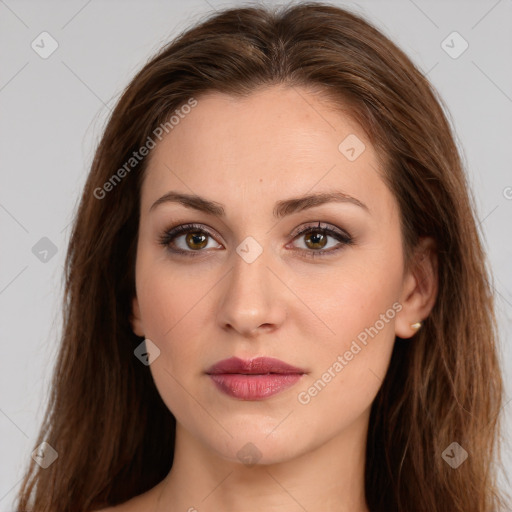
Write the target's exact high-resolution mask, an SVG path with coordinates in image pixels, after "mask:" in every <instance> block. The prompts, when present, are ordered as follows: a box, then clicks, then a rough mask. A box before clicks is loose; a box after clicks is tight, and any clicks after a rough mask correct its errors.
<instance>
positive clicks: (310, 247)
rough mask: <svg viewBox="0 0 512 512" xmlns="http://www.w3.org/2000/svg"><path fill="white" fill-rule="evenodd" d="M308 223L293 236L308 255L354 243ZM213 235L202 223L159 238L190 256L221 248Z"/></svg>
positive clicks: (330, 228)
mask: <svg viewBox="0 0 512 512" xmlns="http://www.w3.org/2000/svg"><path fill="white" fill-rule="evenodd" d="M321 224H322V223H321V222H319V223H318V225H316V226H315V225H313V226H308V227H306V228H305V229H302V230H296V231H295V232H293V233H292V234H291V235H290V236H292V237H293V239H294V240H295V239H299V238H300V237H303V239H304V242H303V247H299V248H297V247H296V246H295V247H294V249H293V250H295V251H300V252H301V253H302V254H303V255H304V256H306V257H319V256H329V255H331V254H333V253H335V252H337V251H339V250H340V249H342V248H343V247H344V246H346V245H352V244H353V243H354V240H353V238H352V237H351V236H350V235H349V234H348V233H347V232H345V231H343V230H341V229H339V228H337V227H335V226H330V225H327V224H326V225H323V226H322V225H321ZM330 238H331V239H334V240H337V241H338V243H337V244H334V248H333V247H332V246H331V247H329V239H330ZM208 239H213V235H212V234H211V233H210V232H209V231H208V230H206V229H204V228H203V227H202V226H201V225H200V224H181V225H179V226H176V227H174V228H172V229H169V230H167V231H165V232H164V233H163V234H162V235H161V236H160V238H159V243H160V244H161V245H163V246H164V247H165V248H166V249H167V250H169V251H170V252H171V253H174V254H183V255H186V256H192V257H194V256H199V255H200V254H201V253H202V252H204V251H203V249H208V248H210V249H212V248H217V249H219V248H221V247H222V245H220V244H218V245H217V247H209V244H208V242H209V240H208Z"/></svg>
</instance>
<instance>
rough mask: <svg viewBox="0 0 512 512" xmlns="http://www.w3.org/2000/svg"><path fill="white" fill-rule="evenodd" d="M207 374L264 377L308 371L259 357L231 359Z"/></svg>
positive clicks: (219, 364)
mask: <svg viewBox="0 0 512 512" xmlns="http://www.w3.org/2000/svg"><path fill="white" fill-rule="evenodd" d="M206 373H208V374H209V375H218V374H222V373H240V374H243V375H264V374H267V373H278V374H282V375H288V374H293V373H299V374H303V373H306V370H303V369H301V368H297V367H295V366H292V365H290V364H288V363H285V362H284V361H280V360H279V359H274V358H273V357H257V358H255V359H251V360H245V359H240V358H238V357H230V358H229V359H223V360H222V361H219V362H218V363H215V364H214V365H213V366H211V367H210V368H209V369H208V370H206Z"/></svg>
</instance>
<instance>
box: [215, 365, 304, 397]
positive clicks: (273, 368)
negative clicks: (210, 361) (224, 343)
mask: <svg viewBox="0 0 512 512" xmlns="http://www.w3.org/2000/svg"><path fill="white" fill-rule="evenodd" d="M206 373H207V374H208V375H209V376H210V378H211V379H212V381H213V382H214V383H215V385H216V386H217V388H218V389H219V390H220V391H222V392H224V393H225V394H227V395H229V396H231V397H234V398H238V399H240V400H263V399H265V398H268V397H270V396H273V395H275V394H277V393H280V392H281V391H284V390H285V389H288V388H289V387H291V386H293V385H294V384H295V383H296V382H298V381H299V380H300V379H301V377H302V376H303V375H304V374H305V373H306V370H303V369H301V368H297V367H295V366H292V365H290V364H288V363H285V362H284V361H280V360H279V359H274V358H269V357H257V358H255V359H251V360H244V359H239V358H238V357H231V358H229V359H224V360H222V361H219V362H218V363H215V364H214V365H213V366H211V367H210V368H209V369H208V370H207V371H206Z"/></svg>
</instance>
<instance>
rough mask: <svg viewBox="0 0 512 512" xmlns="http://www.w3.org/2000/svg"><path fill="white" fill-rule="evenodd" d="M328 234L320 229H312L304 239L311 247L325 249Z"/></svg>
mask: <svg viewBox="0 0 512 512" xmlns="http://www.w3.org/2000/svg"><path fill="white" fill-rule="evenodd" d="M327 236H328V235H325V234H323V233H320V232H318V231H310V232H309V233H306V235H305V237H304V240H305V241H306V245H307V247H308V248H309V249H323V248H324V247H325V245H326V244H327Z"/></svg>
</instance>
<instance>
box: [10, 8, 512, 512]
mask: <svg viewBox="0 0 512 512" xmlns="http://www.w3.org/2000/svg"><path fill="white" fill-rule="evenodd" d="M275 85H282V86H285V87H303V88H308V89H311V90H312V91H313V90H314V91H319V92H321V94H322V95H323V97H325V98H329V99H330V100H332V101H333V102H334V104H335V105H337V106H338V107H339V108H340V109H345V110H346V111H347V112H349V113H350V115H351V117H352V118H353V119H354V120H355V121H356V122H357V123H358V124H359V125H360V126H361V128H362V129H363V130H364V131H365V133H366V134H367V136H368V137H369V140H370V141H371V143H372V144H373V145H374V146H375V148H376V151H377V154H378V156H379V159H380V161H381V163H382V171H383V179H385V182H386V184H387V186H388V187H389V189H390V190H391V191H392V193H393V195H394V197H395V198H396V200H397V202H398V205H399V208H400V218H401V231H402V239H403V244H404V249H405V254H406V255H407V259H406V265H408V264H409V262H410V257H411V255H412V254H413V252H414V248H415V246H416V244H417V242H418V240H419V238H420V237H422V236H430V237H433V238H434V240H435V243H436V246H437V257H438V262H437V272H438V294H437V298H436V302H435V304H434V306H433V308H432V311H431V314H430V315H429V317H428V318H427V319H426V320H425V321H424V326H423V328H422V329H421V330H420V331H419V332H418V333H417V334H416V335H415V336H414V338H413V340H402V339H400V338H398V337H396V339H395V345H394V349H393V354H392V357H391V362H390V366H389V370H388V373H387V375H386V377H385V379H384V382H383V384H382V387H381V389H380V390H379V392H378V394H377V396H376V398H375V400H374V402H373V403H372V409H371V414H370V424H369V430H368V438H367V450H366V465H365V482H364V483H365V493H366V500H367V504H368V506H369V508H370V510H371V511H372V512H377V511H386V512H388V511H396V512H406V511H411V510H414V511H416V512H427V511H428V512H491V511H493V512H494V511H495V510H498V508H499V507H501V506H503V502H504V497H503V496H502V495H501V493H500V491H499V489H498V486H497V484H496V480H497V475H496V473H495V471H496V470H495V461H496V460H500V453H499V447H500V441H501V438H500V422H501V420H500V415H499V412H500V408H501V406H502V401H503V389H502V388H503V383H502V377H501V372H500V368H499V361H498V355H497V341H498V333H497V332H498V330H497V326H496V319H495V313H494V296H493V293H492V290H491V287H492V283H491V281H490V280H491V278H492V276H491V274H490V271H489V270H488V268H487V261H486V256H485V253H484V251H483V247H482V243H481V240H480V236H481V235H480V233H479V232H478V226H477V223H476V221H475V219H476V213H475V206H474V199H473V196H472V195H471V191H470V188H469V185H468V182H467V178H466V176H465V173H464V170H463V165H462V163H461V157H460V155H459V153H458V150H457V147H456V144H455V142H454V136H453V134H452V131H451V128H450V125H449V122H448V120H447V117H446V114H445V110H447V109H446V108H445V107H444V104H443V102H442V100H441V99H440V98H439V97H438V95H437V93H436V91H435V90H434V88H433V87H432V86H431V85H430V84H429V82H428V80H427V79H426V77H425V75H424V74H423V73H422V72H421V71H419V70H418V69H417V68H416V67H415V65H414V64H413V63H412V62H411V60H410V59H409V58H408V57H407V56H406V55H405V53H404V52H403V51H401V50H400V49H399V48H397V46H395V44H393V43H392V42H391V41H390V40H389V39H388V38H387V37H386V36H385V35H383V33H381V32H380V31H379V30H378V29H377V28H375V27H374V26H373V25H372V24H370V23H369V22H368V21H366V20H365V19H364V18H363V17H361V16H360V15H357V14H354V13H351V12H349V11H347V10H344V9H341V8H339V7H336V6H333V5H329V4H325V3H298V4H291V5H287V6H281V7H280V8H269V7H256V6H251V7H249V6H247V7H243V8H231V9H225V10H223V11H220V12H216V13H213V14H211V15H209V16H207V18H206V19H202V20H200V22H197V23H196V24H195V25H194V26H193V27H191V28H189V29H188V30H184V31H183V32H181V33H180V34H179V35H178V36H177V37H176V38H175V39H174V40H173V41H171V42H169V43H168V44H166V45H165V46H164V47H163V48H162V49H161V50H160V51H159V52H158V53H157V55H156V56H154V57H153V58H152V59H151V60H149V61H148V62H147V63H146V64H145V65H144V67H143V68H142V69H141V70H140V71H139V72H138V73H137V75H136V76H135V78H134V79H133V80H132V82H131V83H130V84H129V85H128V87H127V88H126V89H125V90H124V92H123V93H122V95H121V98H120V99H119V101H118V103H117V105H116V107H115V108H114V110H113V112H112V113H111V116H110V118H109V120H108V122H107V125H106V127H105V129H104V133H103V136H102V139H101V141H100V143H99V145H98V147H97V150H96V153H95V156H94V159H93V162H92V166H91V169H90V173H89V175H88V178H87V182H86V184H85V187H84V190H83V195H82V196H81V200H80V204H79V207H78V211H77V214H76V217H75V219H74V224H73V228H72V233H71V238H70V242H69V246H68V252H67V255H66V265H65V291H64V298H63V308H62V310H63V331H62V337H61V344H60V349H59V354H58V358H57V362H56V365H55V368H54V373H53V380H52V383H51V393H50V397H49V402H48V405H47V407H48V409H47V413H46V416H45V419H44V422H43V425H42V427H41V431H40V434H39V438H38V440H37V443H36V445H38V444H40V443H41V442H43V441H46V442H48V443H49V444H50V445H51V446H53V447H54V448H55V450H56V451H57V452H58V454H59V457H58V459H57V460H56V462H54V463H53V464H52V465H50V466H49V467H48V468H47V469H42V468H40V467H39V466H38V465H37V464H35V462H34V461H30V465H29V467H28V469H27V470H26V474H25V476H24V480H23V483H22V485H21V489H20V491H19V494H18V497H17V499H18V502H17V506H18V510H32V511H33V512H68V511H73V512H87V511H89V510H93V509H96V508H101V507H105V506H112V505H116V504H119V503H122V502H124V501H126V500H128V499H129V498H132V497H134V496H136V495H137V494H140V493H142V492H145V491H147V490H148V489H150V488H151V487H153V486H155V485H156V484H157V483H158V482H160V481H161V480H162V479H163V478H164V477H165V476H166V475H167V473H168V472H169V470H170V469H171V467H172V462H173V455H174V439H175V438H174V435H175V426H176V422H175V418H174V416H173V414H172V413H171V412H170V411H169V410H168V409H167V407H166V406H165V404H164V403H163V401H162V399H161V397H160V396H159V393H158V391H157V389H156V387H155V384H154V381H153V379H152V376H151V373H150V371H149V369H148V367H146V366H144V365H142V364H141V363H140V361H138V360H137V358H135V357H134V354H133V352H134V349H135V347H137V346H138V345H139V344H140V343H141V340H142V338H140V337H138V336H136V335H135V334H134V333H133V331H132V329H131V325H130V321H129V319H130V316H131V305H132V298H133V297H134V296H135V279H134V278H135V258H136V246H137V238H138V223H139V209H140V190H141V185H142V180H143V177H144V171H145V169H146V168H147V161H148V159H147V158H145V159H142V160H141V162H140V163H138V164H137V165H135V166H134V168H133V170H131V173H130V175H129V176H126V177H124V178H123V179H120V180H118V182H116V183H115V186H112V187H110V188H111V189H112V190H111V191H110V192H109V194H108V197H106V198H104V199H101V198H98V193H97V191H98V190H99V189H101V188H102V187H104V185H105V184H106V183H107V182H109V180H111V179H112V177H113V170H115V169H119V168H121V167H122V166H123V164H125V163H126V162H127V161H129V159H130V158H131V157H132V156H133V152H134V151H136V150H137V149H139V148H140V147H141V146H143V145H144V144H145V143H146V141H147V140H148V137H151V135H152V134H155V133H158V131H157V128H158V127H159V126H161V125H162V124H163V123H165V122H166V120H168V117H169V115H171V113H173V112H174V111H175V110H176V109H178V108H179V107H180V106H182V105H184V104H185V103H187V102H188V101H190V99H191V98H196V99H197V98H199V101H200V95H201V94H204V93H207V92H218V93H224V94H229V95H232V96H236V97H247V96H248V95H250V94H251V93H253V92H255V91H256V90H258V89H260V88H263V87H271V86H275ZM305 108H306V107H305ZM166 131H167V130H166ZM124 168H125V169H126V167H124ZM110 183H112V181H110ZM454 441H456V442H458V443H459V444H460V445H461V446H462V447H463V448H465V449H466V450H467V451H468V452H469V457H468V458H467V460H466V461H465V462H464V463H463V464H462V465H460V467H458V468H457V469H453V468H452V467H450V465H448V464H447V463H446V462H445V461H444V460H443V458H442V456H441V455H442V453H443V451H444V450H445V449H446V448H447V447H448V446H449V445H450V444H451V443H452V442H454Z"/></svg>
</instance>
